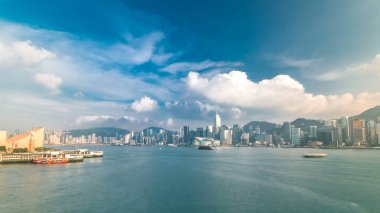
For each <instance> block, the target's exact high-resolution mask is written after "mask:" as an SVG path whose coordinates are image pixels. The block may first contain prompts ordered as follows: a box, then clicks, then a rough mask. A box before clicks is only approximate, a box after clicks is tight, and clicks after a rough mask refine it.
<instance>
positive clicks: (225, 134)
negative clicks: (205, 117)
mask: <svg viewBox="0 0 380 213" xmlns="http://www.w3.org/2000/svg"><path fill="white" fill-rule="evenodd" d="M220 143H221V144H223V145H232V130H231V129H224V128H221V130H220Z"/></svg>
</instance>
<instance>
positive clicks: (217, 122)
mask: <svg viewBox="0 0 380 213" xmlns="http://www.w3.org/2000/svg"><path fill="white" fill-rule="evenodd" d="M221 125H222V123H221V119H220V116H219V113H218V112H215V120H214V129H213V133H214V138H215V139H219V134H220V130H219V129H220V127H221Z"/></svg>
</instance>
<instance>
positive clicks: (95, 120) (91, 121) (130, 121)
mask: <svg viewBox="0 0 380 213" xmlns="http://www.w3.org/2000/svg"><path fill="white" fill-rule="evenodd" d="M140 124H141V122H140V121H139V120H138V119H137V118H135V117H133V116H122V117H114V116H111V115H83V116H78V117H77V118H76V119H75V122H74V125H75V127H76V128H88V127H124V128H128V129H130V128H133V127H134V126H135V125H140Z"/></svg>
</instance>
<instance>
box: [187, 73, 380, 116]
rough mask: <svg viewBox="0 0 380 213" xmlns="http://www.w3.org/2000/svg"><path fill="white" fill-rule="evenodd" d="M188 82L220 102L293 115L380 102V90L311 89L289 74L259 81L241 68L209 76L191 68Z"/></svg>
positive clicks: (337, 112)
mask: <svg viewBox="0 0 380 213" xmlns="http://www.w3.org/2000/svg"><path fill="white" fill-rule="evenodd" d="M186 83H187V86H188V88H189V89H190V90H192V91H194V92H196V93H197V94H201V95H203V96H204V97H206V98H208V99H209V100H211V101H213V102H216V103H219V104H226V105H232V106H239V107H244V108H248V109H259V110H266V111H269V112H267V113H268V114H270V113H271V112H276V113H277V115H280V116H285V117H286V116H288V117H292V118H295V117H321V118H329V117H335V116H343V115H346V114H348V115H352V114H355V113H359V112H361V111H363V110H365V109H368V108H370V107H373V106H376V105H378V104H380V93H368V92H363V93H360V94H359V95H357V96H354V95H352V94H350V93H347V94H343V95H328V96H325V95H315V94H312V93H308V92H306V91H305V89H304V87H303V85H302V84H301V83H300V82H298V81H296V80H294V79H292V78H291V77H290V76H288V75H278V76H275V77H274V78H272V79H265V80H262V81H260V82H258V83H256V82H253V81H251V80H249V79H248V77H247V74H246V73H244V72H241V71H231V72H229V73H224V74H216V75H215V76H213V77H212V78H210V79H208V78H205V77H202V76H201V75H200V74H199V73H196V72H190V73H189V74H188V77H187V79H186ZM235 111H236V110H235Z"/></svg>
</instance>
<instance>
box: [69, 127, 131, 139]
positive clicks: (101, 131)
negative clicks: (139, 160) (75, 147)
mask: <svg viewBox="0 0 380 213" xmlns="http://www.w3.org/2000/svg"><path fill="white" fill-rule="evenodd" d="M69 132H70V134H71V135H72V136H74V137H79V136H81V135H91V134H93V133H95V134H96V136H101V137H116V135H117V134H118V135H125V134H127V133H128V132H129V131H128V130H126V129H120V128H115V127H96V128H89V129H77V130H69Z"/></svg>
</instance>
